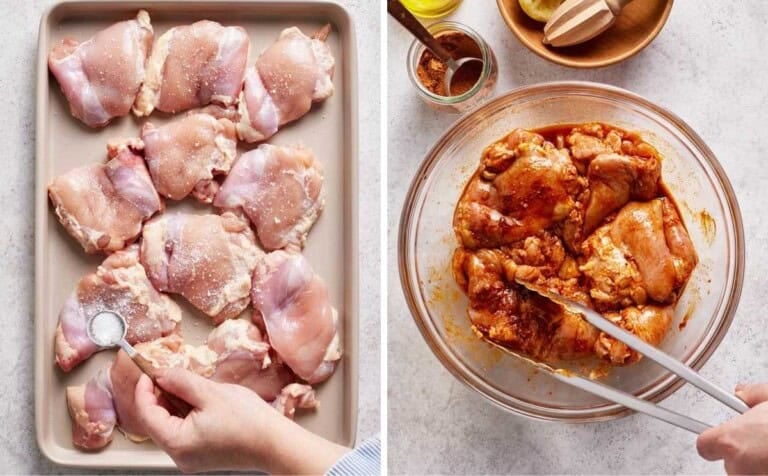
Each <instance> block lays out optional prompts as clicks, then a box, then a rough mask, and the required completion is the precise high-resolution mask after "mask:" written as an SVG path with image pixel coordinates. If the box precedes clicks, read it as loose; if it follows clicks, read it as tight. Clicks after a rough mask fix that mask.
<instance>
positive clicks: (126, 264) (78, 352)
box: [54, 245, 181, 372]
mask: <svg viewBox="0 0 768 476" xmlns="http://www.w3.org/2000/svg"><path fill="white" fill-rule="evenodd" d="M103 310H111V311H114V312H117V313H118V314H120V315H121V316H123V317H124V318H125V320H126V323H127V324H128V329H127V332H126V335H125V339H126V340H127V341H128V342H129V343H130V344H138V343H139V342H148V341H152V340H155V339H157V338H159V337H162V336H167V335H169V334H172V333H176V332H178V330H179V324H180V322H181V310H180V309H179V307H178V306H177V305H176V303H175V302H173V300H171V298H169V297H168V296H165V295H163V294H161V293H159V292H157V290H155V288H154V287H152V283H150V282H149V279H147V275H146V273H145V272H144V268H143V267H142V266H141V263H139V247H138V245H132V246H131V247H129V248H127V249H125V250H122V251H118V252H117V253H115V254H113V255H111V256H109V257H108V258H107V259H106V260H104V262H103V263H102V264H101V266H99V267H98V269H97V270H96V272H95V273H91V274H88V275H86V276H84V277H83V278H82V279H81V280H80V281H79V282H78V283H77V287H76V288H75V291H74V292H73V293H72V295H71V296H70V297H69V299H67V301H66V302H65V303H64V306H63V307H62V309H61V312H60V313H59V324H58V326H57V327H56V337H55V340H54V349H55V354H56V363H57V364H58V365H59V368H61V369H62V370H63V371H65V372H69V371H70V370H72V369H73V368H74V367H75V366H77V365H78V364H79V363H80V362H82V361H84V360H86V359H87V358H89V357H90V356H91V355H92V354H93V353H94V352H96V350H97V347H96V345H95V344H94V343H93V342H91V340H90V339H89V338H88V335H87V334H86V331H85V328H86V325H87V322H88V319H90V318H91V317H92V316H94V315H96V314H98V313H99V312H100V311H103Z"/></svg>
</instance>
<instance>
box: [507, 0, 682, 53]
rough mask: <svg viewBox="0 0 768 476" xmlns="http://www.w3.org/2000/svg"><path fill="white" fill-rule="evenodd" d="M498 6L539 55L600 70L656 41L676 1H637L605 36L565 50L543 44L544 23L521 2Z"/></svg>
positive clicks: (512, 27)
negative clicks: (526, 11) (528, 12)
mask: <svg viewBox="0 0 768 476" xmlns="http://www.w3.org/2000/svg"><path fill="white" fill-rule="evenodd" d="M496 3H497V4H498V6H499V11H500V12H501V16H503V17H504V21H505V22H506V23H507V25H508V26H509V29H510V30H512V33H514V34H515V36H517V38H518V39H519V40H520V41H521V42H522V43H523V44H524V45H525V46H527V47H528V48H529V49H530V50H531V51H533V52H534V53H536V54H537V55H539V56H541V57H542V58H546V59H548V60H550V61H553V62H555V63H559V64H562V65H565V66H571V67H574V68H599V67H602V66H608V65H610V64H614V63H618V62H619V61H623V60H625V59H627V58H629V57H631V56H633V55H635V54H637V53H638V52H640V50H642V49H643V48H645V47H646V46H647V45H648V44H649V43H650V42H651V41H653V39H654V38H656V35H658V34H659V32H660V31H661V29H662V28H663V27H664V24H665V23H666V22H667V18H668V17H669V12H670V10H672V3H673V0H636V1H634V2H632V3H630V4H629V5H627V6H626V7H625V8H624V10H623V11H622V12H621V15H620V16H619V18H618V19H617V20H616V23H615V24H614V25H613V26H612V27H611V28H609V29H608V30H607V31H605V32H603V34H601V35H598V36H597V37H595V38H593V39H591V40H589V41H587V42H586V43H582V44H580V45H576V46H567V47H564V48H554V47H552V46H546V45H544V44H543V43H542V42H541V40H542V39H543V38H544V24H543V23H540V22H537V21H535V20H532V19H531V18H530V17H528V15H526V14H525V13H524V12H523V9H522V8H520V4H519V3H518V0H496Z"/></svg>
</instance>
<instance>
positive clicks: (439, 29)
mask: <svg viewBox="0 0 768 476" xmlns="http://www.w3.org/2000/svg"><path fill="white" fill-rule="evenodd" d="M427 30H429V32H430V33H432V35H434V36H436V37H438V36H440V34H441V33H448V32H454V31H455V32H460V33H464V34H465V35H467V36H468V37H470V38H471V39H472V40H473V41H474V42H475V43H476V44H477V46H478V48H479V49H480V53H481V55H482V56H481V58H480V59H481V60H482V62H483V68H482V71H481V72H480V77H479V78H478V80H477V82H476V83H475V85H474V86H472V87H471V88H470V89H469V90H468V91H467V92H465V93H464V94H459V95H456V96H440V95H438V94H435V93H433V92H432V91H430V90H429V89H427V88H426V87H425V86H424V85H423V84H422V83H421V81H420V80H419V76H418V74H417V68H418V65H419V60H420V59H421V55H422V54H423V53H424V51H425V50H426V48H425V47H424V45H422V44H421V43H420V42H419V41H418V40H414V41H413V43H412V44H411V47H410V49H409V50H408V65H407V66H408V76H409V77H410V78H411V82H412V83H413V85H414V86H415V87H416V90H417V91H418V93H419V96H420V97H421V98H422V99H423V100H424V101H425V102H426V103H427V104H429V105H430V106H432V107H434V108H435V109H438V110H445V111H449V112H464V111H468V110H470V109H472V108H474V107H475V106H478V105H480V104H481V103H482V102H483V101H484V100H485V99H487V98H488V97H489V96H490V95H491V93H492V92H493V89H494V86H495V85H496V76H497V74H498V65H497V64H496V56H495V55H494V54H493V51H491V48H490V47H489V46H488V44H487V43H486V42H485V40H483V38H482V37H481V36H480V35H479V34H478V33H477V32H476V31H475V30H473V29H471V28H470V27H468V26H466V25H462V24H461V23H456V22H452V21H444V22H438V23H435V24H433V25H430V26H428V27H427Z"/></svg>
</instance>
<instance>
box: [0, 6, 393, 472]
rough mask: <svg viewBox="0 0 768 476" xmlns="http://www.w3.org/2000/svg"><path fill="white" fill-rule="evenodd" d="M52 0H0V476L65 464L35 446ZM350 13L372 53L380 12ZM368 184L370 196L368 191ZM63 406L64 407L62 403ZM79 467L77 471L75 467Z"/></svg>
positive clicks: (365, 84) (374, 279)
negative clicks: (37, 270) (41, 54)
mask: <svg viewBox="0 0 768 476" xmlns="http://www.w3.org/2000/svg"><path fill="white" fill-rule="evenodd" d="M53 3H54V1H53V0H25V1H14V0H0V11H2V12H3V14H2V15H0V31H2V32H3V33H2V38H3V46H2V48H0V66H1V68H0V91H2V93H3V95H4V99H3V103H4V107H3V111H4V116H5V120H4V121H3V122H4V124H3V132H2V137H3V140H2V148H3V154H2V156H3V159H2V162H3V165H2V170H3V172H2V174H1V175H2V178H3V183H4V185H3V187H2V188H0V203H3V204H4V205H3V207H4V209H5V211H4V213H3V214H2V215H1V216H0V256H1V257H2V258H1V259H2V263H3V269H4V272H3V273H2V277H0V309H3V314H2V317H0V320H1V321H2V322H3V326H2V327H3V334H4V337H3V339H2V345H1V346H0V362H2V368H0V402H1V403H0V422H2V427H3V431H2V434H0V474H30V473H36V474H40V473H51V472H62V471H65V469H64V468H61V467H59V466H56V465H52V464H51V463H49V462H48V461H47V460H46V459H45V458H44V457H43V455H42V454H41V453H40V451H39V450H38V448H37V443H36V442H35V426H34V403H33V401H34V383H33V366H32V361H33V355H34V354H33V347H32V342H33V335H34V327H33V319H34V313H33V290H34V284H33V273H34V247H33V240H34V224H33V214H34V211H33V201H34V195H33V193H34V192H33V187H34V164H35V155H34V144H35V123H34V121H35V110H34V108H35V89H34V88H35V86H34V85H35V65H36V58H37V30H38V24H39V22H40V17H41V15H42V13H43V11H44V10H45V9H46V8H47V7H48V6H49V5H51V4H53ZM339 3H342V4H344V5H345V6H346V7H347V8H348V10H349V11H350V13H351V14H352V16H353V18H354V21H355V26H356V28H357V43H358V49H362V46H363V45H369V48H373V49H375V50H378V45H379V36H380V34H379V33H380V28H379V12H378V10H376V9H371V8H370V7H369V6H368V5H367V2H365V1H364V0H348V1H339ZM358 61H359V65H358V69H359V71H360V73H359V78H358V80H359V84H360V91H361V92H362V93H364V94H365V95H366V96H367V95H368V94H372V95H373V97H375V98H378V97H379V92H378V91H379V75H378V73H377V69H378V65H379V60H378V56H377V55H374V56H373V57H372V56H370V55H364V54H360V55H358ZM359 104H360V111H359V116H360V129H359V130H360V138H359V141H360V157H361V162H360V167H359V170H360V202H359V206H360V267H361V272H360V278H361V283H360V284H361V285H360V305H361V314H360V344H359V345H360V355H361V360H360V369H359V370H360V385H359V388H360V410H359V421H358V442H360V441H362V440H363V439H364V438H367V437H369V436H372V435H374V434H376V433H378V432H379V425H380V417H379V405H380V392H379V388H380V384H379V375H380V371H379V369H380V367H379V349H380V337H379V319H378V315H379V303H380V301H379V299H380V293H379V273H378V272H367V271H366V270H378V269H379V243H380V240H379V223H380V222H379V218H378V213H375V214H372V213H370V211H371V210H379V207H380V202H379V196H378V190H379V159H378V155H379V154H378V150H379V137H380V130H379V125H378V118H379V101H378V100H376V101H367V100H364V98H363V97H361V100H360V101H359ZM371 190H374V191H376V193H371V192H370V191H371ZM62 411H65V410H64V409H62ZM78 472H79V473H82V471H78Z"/></svg>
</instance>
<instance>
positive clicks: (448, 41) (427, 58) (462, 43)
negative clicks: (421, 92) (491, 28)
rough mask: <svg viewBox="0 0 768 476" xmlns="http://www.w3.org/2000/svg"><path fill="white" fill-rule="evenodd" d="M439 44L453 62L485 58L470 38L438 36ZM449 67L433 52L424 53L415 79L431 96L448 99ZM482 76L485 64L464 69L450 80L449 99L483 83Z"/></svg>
mask: <svg viewBox="0 0 768 476" xmlns="http://www.w3.org/2000/svg"><path fill="white" fill-rule="evenodd" d="M436 38H437V41H439V42H440V45H441V46H442V47H443V48H445V49H446V51H448V52H449V53H450V54H451V57H452V58H453V59H460V58H482V57H483V53H482V51H480V47H479V46H478V44H477V43H476V42H475V40H473V39H472V38H471V37H470V36H469V35H467V34H465V33H463V32H460V31H447V32H443V33H440V34H438V35H437V37H436ZM447 70H448V66H447V65H446V64H445V63H443V62H442V61H441V60H440V59H439V58H438V57H436V56H435V55H434V54H433V53H432V52H431V51H429V50H428V49H425V50H424V52H423V53H422V54H421V58H419V64H418V66H417V67H416V75H417V76H418V78H419V81H420V82H421V84H423V85H424V87H425V88H427V89H428V90H429V91H430V92H432V93H433V94H437V95H438V96H449V94H448V91H446V88H445V73H446V71H447ZM482 72H483V63H482V62H480V61H472V62H470V63H469V64H467V65H465V66H462V67H461V68H459V71H457V74H454V76H453V78H452V79H451V94H450V96H460V95H462V94H464V93H466V92H467V91H469V90H470V89H472V86H474V85H475V83H477V80H478V79H480V75H481V74H482Z"/></svg>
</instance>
